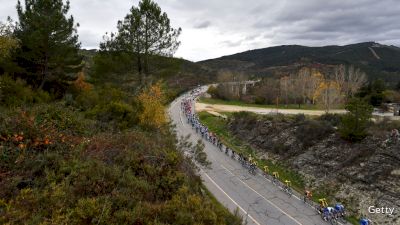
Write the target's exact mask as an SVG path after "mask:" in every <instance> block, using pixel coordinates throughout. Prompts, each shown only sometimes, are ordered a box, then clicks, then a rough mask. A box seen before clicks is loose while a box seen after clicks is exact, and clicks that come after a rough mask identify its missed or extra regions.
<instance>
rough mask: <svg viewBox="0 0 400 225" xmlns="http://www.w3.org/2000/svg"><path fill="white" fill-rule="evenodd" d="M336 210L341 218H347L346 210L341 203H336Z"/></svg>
mask: <svg viewBox="0 0 400 225" xmlns="http://www.w3.org/2000/svg"><path fill="white" fill-rule="evenodd" d="M335 210H336V212H337V214H338V215H339V216H340V217H344V216H345V209H344V206H343V205H342V204H341V203H336V205H335Z"/></svg>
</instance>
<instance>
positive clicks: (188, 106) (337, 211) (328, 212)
mask: <svg viewBox="0 0 400 225" xmlns="http://www.w3.org/2000/svg"><path fill="white" fill-rule="evenodd" d="M200 94H201V92H200V91H194V92H192V96H189V97H187V98H185V99H184V100H183V101H182V102H181V110H182V112H183V113H184V115H185V116H186V119H187V123H188V124H190V125H191V127H192V128H193V129H194V130H196V133H200V134H201V136H202V137H203V138H204V139H205V140H207V141H209V142H210V143H212V144H213V145H215V146H217V147H218V148H219V149H220V150H221V151H224V147H225V153H226V154H227V155H229V152H231V157H232V158H234V159H236V156H237V158H238V160H239V161H241V163H242V164H243V165H246V167H248V168H249V171H250V172H252V173H253V174H255V170H256V168H257V164H258V163H257V161H256V159H255V158H253V156H252V155H251V154H249V156H248V160H247V159H246V157H245V156H244V155H243V154H242V153H240V152H238V153H235V151H234V150H233V149H230V148H229V147H227V146H224V145H223V144H222V142H221V141H220V140H219V139H218V137H217V136H216V135H215V134H214V133H212V132H210V131H209V130H208V128H207V127H206V126H205V125H203V124H202V123H201V122H200V120H199V117H198V116H197V114H196V113H195V112H194V110H193V108H192V106H193V102H194V101H195V100H196V98H197V97H198V96H199V95H200ZM392 137H395V138H398V137H399V133H398V131H397V132H395V131H393V132H392ZM263 171H264V174H265V176H266V175H267V174H269V172H270V171H269V168H268V166H267V165H265V166H264V167H263ZM272 178H273V180H272V181H273V183H274V184H276V182H278V180H279V173H278V172H276V171H275V172H273V173H272ZM284 182H285V184H286V185H285V186H283V188H284V189H286V190H288V191H290V188H291V182H290V181H288V180H285V181H284ZM307 199H309V200H310V201H311V200H312V193H311V191H309V190H305V193H304V201H306V200H307ZM319 203H320V206H319V207H318V211H319V212H320V213H321V214H322V216H323V219H324V220H325V221H329V220H331V219H337V218H339V217H342V218H344V217H345V208H344V206H343V205H342V204H340V203H337V204H336V205H335V206H334V207H330V206H328V203H327V201H326V199H325V198H323V199H319ZM360 225H371V221H370V220H368V219H366V218H364V217H362V218H361V220H360Z"/></svg>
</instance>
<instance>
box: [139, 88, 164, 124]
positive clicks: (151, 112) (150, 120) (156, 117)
mask: <svg viewBox="0 0 400 225" xmlns="http://www.w3.org/2000/svg"><path fill="white" fill-rule="evenodd" d="M137 99H138V101H139V104H140V105H141V108H142V110H141V111H140V113H139V124H140V125H141V126H143V127H146V128H151V129H158V128H161V127H162V126H163V125H165V124H166V122H167V120H166V117H165V108H164V104H163V103H164V95H163V91H162V87H161V83H160V82H158V83H156V84H154V85H152V86H150V87H148V88H147V89H145V90H144V91H142V93H140V94H139V96H138V97H137Z"/></svg>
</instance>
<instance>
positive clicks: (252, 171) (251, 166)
mask: <svg viewBox="0 0 400 225" xmlns="http://www.w3.org/2000/svg"><path fill="white" fill-rule="evenodd" d="M249 173H250V174H252V175H253V176H254V175H256V166H255V165H254V164H251V165H250V168H249Z"/></svg>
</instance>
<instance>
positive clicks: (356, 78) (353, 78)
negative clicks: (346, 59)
mask: <svg viewBox="0 0 400 225" xmlns="http://www.w3.org/2000/svg"><path fill="white" fill-rule="evenodd" d="M366 82H367V76H366V74H365V73H364V72H361V70H360V69H358V68H357V69H355V68H354V66H350V67H349V69H348V71H347V88H346V89H347V90H346V95H347V96H349V97H353V96H354V95H355V94H356V93H357V91H358V90H359V89H360V88H361V87H362V86H363V85H364V84H365V83H366Z"/></svg>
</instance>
